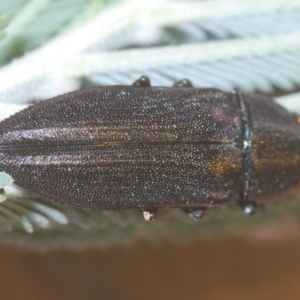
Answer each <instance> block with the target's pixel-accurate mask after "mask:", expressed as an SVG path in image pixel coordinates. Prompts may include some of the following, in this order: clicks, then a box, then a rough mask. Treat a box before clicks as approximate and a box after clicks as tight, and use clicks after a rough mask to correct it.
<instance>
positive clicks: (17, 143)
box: [0, 77, 300, 220]
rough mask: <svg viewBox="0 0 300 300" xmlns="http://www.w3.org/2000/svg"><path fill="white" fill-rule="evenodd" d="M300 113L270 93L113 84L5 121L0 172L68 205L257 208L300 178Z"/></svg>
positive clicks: (183, 84)
mask: <svg viewBox="0 0 300 300" xmlns="http://www.w3.org/2000/svg"><path fill="white" fill-rule="evenodd" d="M299 122H300V119H299V118H298V117H297V116H296V115H294V114H292V113H289V112H288V111H287V110H285V109H284V108H282V107H281V106H280V105H278V104H276V103H275V102H274V101H273V99H270V98H267V97H262V96H253V95H244V94H241V93H237V92H223V91H220V90H217V89H198V88H193V87H192V84H191V83H190V82H189V81H188V80H182V81H180V82H177V83H175V85H174V86H173V87H172V88H168V87H150V81H149V79H148V78H147V77H141V78H140V79H139V80H137V81H136V82H134V84H133V86H107V87H99V88H90V89H85V90H81V91H76V92H72V93H68V94H65V95H61V96H58V97H56V98H53V99H50V100H47V101H45V102H42V103H39V104H36V105H33V106H31V107H28V108H26V109H24V110H23V111H21V112H18V113H17V114H15V115H13V116H11V117H10V118H8V119H6V120H4V121H3V122H1V123H0V171H3V172H6V173H8V174H10V175H11V176H12V177H13V179H14V181H15V183H16V184H18V185H20V186H22V187H24V188H25V189H28V190H30V191H33V192H36V193H38V194H40V195H42V196H46V197H49V198H51V199H53V200H56V201H59V202H62V203H65V204H67V205H71V206H75V207H81V208H89V209H94V210H121V209H139V210H141V211H143V214H144V217H145V219H146V220H152V219H154V218H155V216H156V213H157V210H158V209H159V208H162V207H164V208H165V207H170V208H172V207H180V208H182V209H184V210H185V211H186V212H187V213H188V214H189V215H190V216H191V217H193V218H194V219H196V220H198V219H200V218H201V217H202V215H203V214H204V212H205V209H206V208H209V207H214V206H225V205H226V204H229V203H238V204H239V205H240V206H241V207H242V208H243V209H244V211H245V212H246V213H248V214H251V213H254V211H255V209H256V205H257V203H263V202H267V201H273V200H275V199H276V198H279V197H281V196H282V195H283V194H285V193H287V192H289V191H290V190H292V189H295V188H298V187H299V181H300V124H299Z"/></svg>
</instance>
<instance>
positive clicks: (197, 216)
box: [183, 207, 207, 221]
mask: <svg viewBox="0 0 300 300" xmlns="http://www.w3.org/2000/svg"><path fill="white" fill-rule="evenodd" d="M206 209H207V208H206V207H189V208H183V211H184V212H185V213H187V214H188V215H189V216H190V217H191V218H192V219H194V220H195V221H200V220H201V219H202V217H203V216H204V214H205V212H206Z"/></svg>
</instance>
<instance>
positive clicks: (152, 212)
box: [141, 208, 158, 221]
mask: <svg viewBox="0 0 300 300" xmlns="http://www.w3.org/2000/svg"><path fill="white" fill-rule="evenodd" d="M141 211H142V213H143V216H144V219H145V220H146V221H154V220H155V219H156V217H157V212H158V209H157V208H142V209H141Z"/></svg>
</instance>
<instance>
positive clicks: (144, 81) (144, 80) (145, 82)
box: [132, 76, 151, 87]
mask: <svg viewBox="0 0 300 300" xmlns="http://www.w3.org/2000/svg"><path fill="white" fill-rule="evenodd" d="M132 86H139V87H150V86H151V83H150V79H149V78H148V77H147V76H142V77H140V78H139V79H138V80H136V81H135V82H134V83H133V84H132Z"/></svg>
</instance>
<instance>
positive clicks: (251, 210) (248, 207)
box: [238, 200, 257, 215]
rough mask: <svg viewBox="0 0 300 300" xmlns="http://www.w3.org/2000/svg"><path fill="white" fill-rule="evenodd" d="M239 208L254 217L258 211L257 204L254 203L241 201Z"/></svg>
mask: <svg viewBox="0 0 300 300" xmlns="http://www.w3.org/2000/svg"><path fill="white" fill-rule="evenodd" d="M238 205H239V207H240V208H241V209H242V210H243V211H244V213H245V214H247V215H254V214H255V213H256V211H257V204H256V203H255V202H252V201H244V200H242V201H239V202H238Z"/></svg>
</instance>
